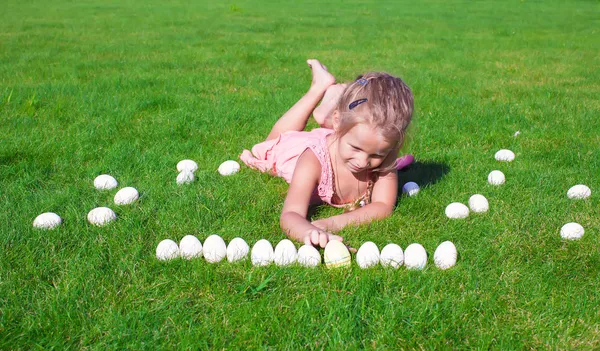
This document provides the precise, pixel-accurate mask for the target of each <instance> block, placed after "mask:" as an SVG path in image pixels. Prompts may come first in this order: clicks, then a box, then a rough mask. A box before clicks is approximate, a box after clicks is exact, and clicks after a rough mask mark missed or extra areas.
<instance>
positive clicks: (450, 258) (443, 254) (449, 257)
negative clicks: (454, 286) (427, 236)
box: [433, 241, 458, 269]
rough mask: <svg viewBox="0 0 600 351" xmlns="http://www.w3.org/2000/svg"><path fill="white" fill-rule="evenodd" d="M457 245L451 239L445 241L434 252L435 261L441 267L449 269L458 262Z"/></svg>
mask: <svg viewBox="0 0 600 351" xmlns="http://www.w3.org/2000/svg"><path fill="white" fill-rule="evenodd" d="M457 255H458V253H457V252H456V246H454V244H453V243H452V242H450V241H444V242H443V243H441V244H440V246H438V247H437V249H436V250H435V253H434V254H433V261H434V262H435V265H436V266H438V268H440V269H448V268H450V267H452V266H454V265H455V264H456V257H457Z"/></svg>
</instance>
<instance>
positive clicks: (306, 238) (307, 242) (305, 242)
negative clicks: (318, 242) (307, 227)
mask: <svg viewBox="0 0 600 351" xmlns="http://www.w3.org/2000/svg"><path fill="white" fill-rule="evenodd" d="M304 245H312V242H311V241H310V234H309V235H307V236H305V237H304Z"/></svg>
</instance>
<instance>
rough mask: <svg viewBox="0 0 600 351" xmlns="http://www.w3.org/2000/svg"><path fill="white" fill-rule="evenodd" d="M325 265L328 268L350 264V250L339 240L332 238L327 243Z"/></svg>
mask: <svg viewBox="0 0 600 351" xmlns="http://www.w3.org/2000/svg"><path fill="white" fill-rule="evenodd" d="M323 256H324V259H325V266H326V267H328V268H336V267H346V266H349V265H350V251H348V248H347V247H346V245H344V244H343V243H342V242H341V241H339V240H331V241H329V242H328V243H327V245H325V252H324V254H323Z"/></svg>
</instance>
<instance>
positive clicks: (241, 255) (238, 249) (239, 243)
mask: <svg viewBox="0 0 600 351" xmlns="http://www.w3.org/2000/svg"><path fill="white" fill-rule="evenodd" d="M248 252H250V246H248V244H247V243H246V242H245V241H244V239H242V238H234V239H233V240H231V241H230V242H229V245H227V261H229V262H230V263H232V262H237V261H240V260H243V259H245V258H246V257H248Z"/></svg>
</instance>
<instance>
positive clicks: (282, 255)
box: [274, 239, 298, 266]
mask: <svg viewBox="0 0 600 351" xmlns="http://www.w3.org/2000/svg"><path fill="white" fill-rule="evenodd" d="M297 259H298V250H296V246H294V243H292V242H291V241H290V240H288V239H283V240H281V241H280V242H279V244H277V246H275V256H274V260H275V264H276V265H278V266H287V265H290V264H292V263H296V260H297Z"/></svg>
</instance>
